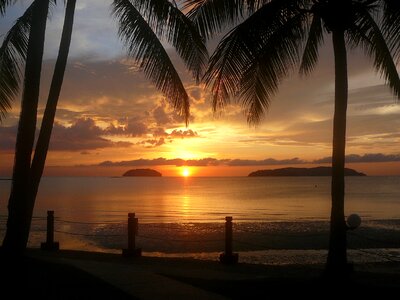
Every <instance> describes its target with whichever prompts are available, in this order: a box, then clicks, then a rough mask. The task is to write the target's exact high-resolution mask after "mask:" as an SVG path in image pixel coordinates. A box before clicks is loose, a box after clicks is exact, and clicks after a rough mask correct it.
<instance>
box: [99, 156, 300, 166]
mask: <svg viewBox="0 0 400 300" xmlns="http://www.w3.org/2000/svg"><path fill="white" fill-rule="evenodd" d="M304 163H307V162H306V161H303V160H299V159H298V158H292V159H284V160H277V159H273V158H268V159H264V160H241V159H216V158H211V157H207V158H202V159H188V160H184V159H180V158H175V159H166V158H162V157H160V158H156V159H136V160H129V161H119V162H112V161H104V162H102V163H100V164H98V165H99V166H118V167H122V166H123V167H130V166H192V167H206V166H262V165H287V164H304Z"/></svg>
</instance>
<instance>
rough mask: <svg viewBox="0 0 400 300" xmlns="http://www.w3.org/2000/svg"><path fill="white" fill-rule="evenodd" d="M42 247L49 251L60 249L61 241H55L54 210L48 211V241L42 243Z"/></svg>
mask: <svg viewBox="0 0 400 300" xmlns="http://www.w3.org/2000/svg"><path fill="white" fill-rule="evenodd" d="M40 249H42V250H47V251H58V250H59V249H60V243H59V242H54V210H48V211H47V231H46V242H44V243H41V244H40Z"/></svg>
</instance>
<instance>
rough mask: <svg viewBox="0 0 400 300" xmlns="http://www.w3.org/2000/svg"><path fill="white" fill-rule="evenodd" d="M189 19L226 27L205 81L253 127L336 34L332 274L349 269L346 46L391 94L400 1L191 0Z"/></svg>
mask: <svg viewBox="0 0 400 300" xmlns="http://www.w3.org/2000/svg"><path fill="white" fill-rule="evenodd" d="M185 4H186V8H187V9H189V12H188V16H189V17H190V18H191V19H192V20H193V21H194V22H195V23H196V24H197V26H198V28H199V30H200V32H201V33H202V34H203V35H204V36H205V37H207V38H212V37H213V36H214V35H215V34H216V33H218V32H220V31H221V30H223V29H224V28H225V26H226V25H232V24H233V25H234V28H233V29H232V30H231V31H230V32H229V33H228V34H226V35H225V36H224V38H223V39H222V40H221V42H220V43H219V44H218V46H217V48H216V50H215V52H214V54H213V55H212V57H211V59H210V62H209V67H208V69H207V71H206V73H205V76H204V80H205V82H206V83H207V85H208V86H211V90H212V93H213V107H214V109H215V110H217V109H221V108H223V107H224V106H225V105H226V103H227V102H229V100H230V99H231V98H232V97H235V98H236V99H238V101H239V102H240V103H241V104H242V106H243V108H244V109H245V111H246V113H247V120H248V122H249V123H250V124H256V123H259V122H260V118H261V116H262V115H263V114H264V112H265V111H266V110H267V109H268V107H269V104H270V101H271V99H272V96H273V95H274V94H275V93H276V92H277V91H278V87H279V84H280V82H281V81H282V79H283V78H284V77H285V76H287V75H288V74H289V72H290V71H291V70H293V69H294V68H295V67H299V69H300V73H301V74H303V75H308V74H310V73H311V72H312V71H313V69H314V67H315V66H316V64H317V63H318V53H319V48H320V46H321V45H322V44H323V43H324V41H325V38H326V36H327V35H330V36H331V38H332V43H333V50H334V64H335V112H334V117H333V147H332V187H331V195H332V209H331V226H330V242H329V253H328V259H327V271H328V272H330V273H336V272H338V273H340V274H342V273H343V272H345V271H346V268H347V255H346V230H347V226H346V222H345V216H344V188H345V182H344V165H345V144H346V143H345V141H346V111H347V102H348V78H347V48H348V47H350V48H356V47H359V48H361V49H363V50H364V52H365V53H366V55H367V56H368V57H371V58H372V59H373V65H374V67H375V69H376V70H377V71H378V72H379V73H381V74H382V76H383V77H384V79H385V80H386V83H387V84H388V85H389V86H390V88H391V90H392V91H393V93H394V94H395V95H396V96H397V97H400V80H399V76H398V73H397V70H396V65H395V63H394V61H393V54H397V55H398V54H399V52H400V43H399V34H400V33H399V32H400V30H399V29H400V22H399V21H400V17H399V1H396V0H227V1H215V0H187V1H185Z"/></svg>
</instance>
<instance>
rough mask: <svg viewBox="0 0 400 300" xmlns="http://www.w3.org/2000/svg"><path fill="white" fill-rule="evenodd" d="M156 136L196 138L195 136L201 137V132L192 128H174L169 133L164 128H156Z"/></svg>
mask: <svg viewBox="0 0 400 300" xmlns="http://www.w3.org/2000/svg"><path fill="white" fill-rule="evenodd" d="M153 135H154V136H162V137H166V138H171V139H173V138H182V139H183V138H194V137H199V134H198V133H197V132H196V131H193V130H192V129H187V130H182V129H174V130H172V131H171V133H168V132H166V131H165V129H164V128H156V129H155V130H154V131H153Z"/></svg>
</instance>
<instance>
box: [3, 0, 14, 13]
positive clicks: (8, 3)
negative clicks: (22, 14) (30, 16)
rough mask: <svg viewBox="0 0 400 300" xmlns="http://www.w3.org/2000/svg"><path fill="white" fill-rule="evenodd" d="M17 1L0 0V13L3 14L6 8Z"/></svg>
mask: <svg viewBox="0 0 400 300" xmlns="http://www.w3.org/2000/svg"><path fill="white" fill-rule="evenodd" d="M15 2H17V0H0V15H4V14H5V12H6V8H7V7H8V6H10V5H12V4H14V3H15Z"/></svg>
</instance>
